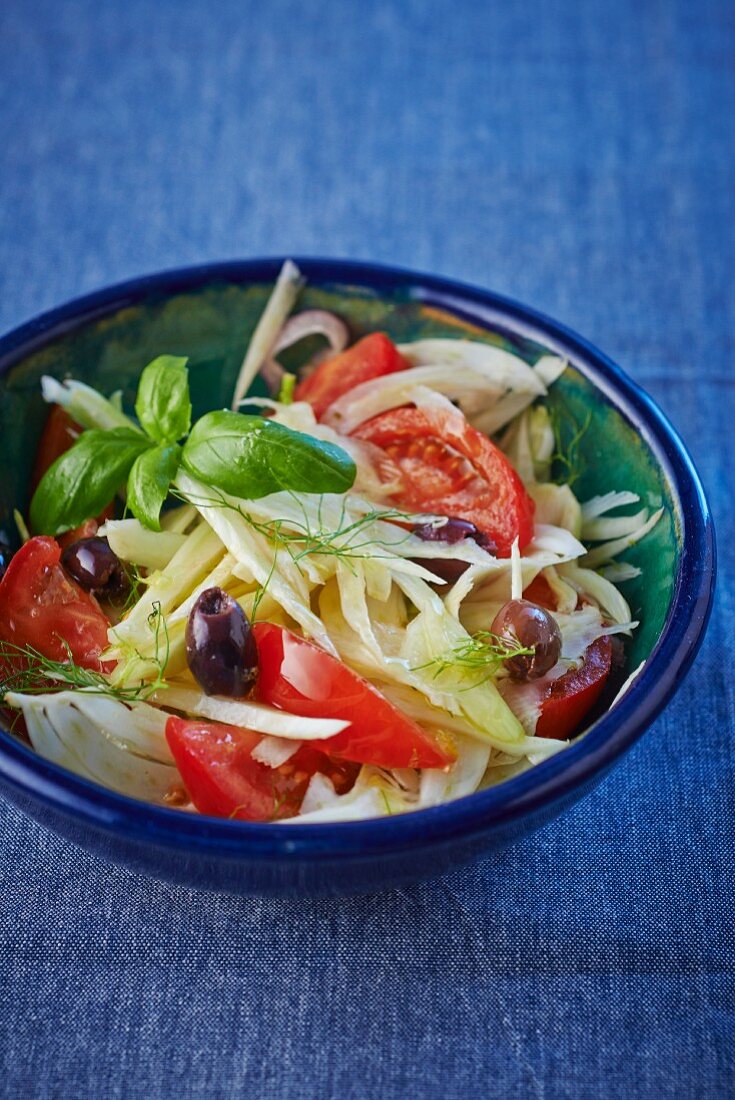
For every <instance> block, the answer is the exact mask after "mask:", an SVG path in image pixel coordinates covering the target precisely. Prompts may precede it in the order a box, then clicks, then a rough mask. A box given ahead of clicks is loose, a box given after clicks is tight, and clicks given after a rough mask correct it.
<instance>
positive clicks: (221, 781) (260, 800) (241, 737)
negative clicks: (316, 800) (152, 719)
mask: <svg viewBox="0 0 735 1100" xmlns="http://www.w3.org/2000/svg"><path fill="white" fill-rule="evenodd" d="M166 740H167V741H168V744H169V748H170V749H171V752H172V754H173V758H174V760H175V762H176V766H177V768H178V769H179V771H180V773H181V778H182V779H183V781H184V786H185V787H186V789H187V791H188V792H189V797H190V798H191V800H192V802H193V803H194V805H195V806H196V808H197V810H199V812H200V813H202V814H211V815H212V816H213V817H230V818H235V819H237V820H238V821H277V820H278V819H279V818H282V817H293V815H294V814H296V813H298V811H299V808H300V807H301V803H302V801H303V798H304V794H305V793H306V788H307V787H308V785H309V780H310V779H311V777H312V776H313V775H314V774H315V773H316V772H322V773H323V774H324V775H326V776H327V777H328V778H329V779H331V781H332V783H333V784H334V787H335V790H336V791H337V793H338V794H344V793H345V792H346V791H348V790H349V789H350V787H351V786H352V784H353V783H354V782H355V779H356V778H357V773H358V771H359V770H360V769H359V766H358V765H357V764H341V763H335V762H334V761H331V760H330V759H329V757H328V756H326V755H325V754H324V753H323V752H319V751H317V750H316V749H313V748H311V746H309V745H302V747H301V748H300V749H298V750H297V751H296V752H295V753H294V755H293V756H291V757H290V758H289V759H288V760H287V761H286V762H285V763H284V764H281V765H280V766H279V767H277V768H270V767H268V766H267V765H266V764H261V763H260V761H258V760H254V759H253V757H252V755H251V754H252V751H253V749H254V748H255V747H256V745H257V744H258V743H259V742H260V741H261V740H262V735H261V734H259V733H253V732H252V731H251V730H246V729H240V728H239V727H237V726H227V725H224V724H222V723H220V722H204V721H200V720H199V719H186V718H173V717H172V718H169V720H168V721H167V723H166Z"/></svg>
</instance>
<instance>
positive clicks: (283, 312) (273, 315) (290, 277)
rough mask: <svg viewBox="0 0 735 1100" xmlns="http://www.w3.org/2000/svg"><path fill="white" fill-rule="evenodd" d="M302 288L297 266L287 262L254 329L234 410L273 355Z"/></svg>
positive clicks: (236, 391) (238, 385)
mask: <svg viewBox="0 0 735 1100" xmlns="http://www.w3.org/2000/svg"><path fill="white" fill-rule="evenodd" d="M302 286H303V280H302V278H301V272H300V271H299V269H298V268H297V266H296V264H295V263H292V261H291V260H286V262H285V264H284V265H283V267H282V268H281V271H280V274H279V276H278V278H277V280H276V285H275V287H274V288H273V293H272V294H271V296H270V298H269V300H268V304H267V305H266V307H265V309H264V310H263V313H262V315H261V318H260V320H259V321H258V324H257V325H256V327H255V332H254V333H253V335H252V336H251V337H250V343H249V344H248V349H247V351H246V353H245V358H244V359H243V362H242V366H241V367H240V373H239V374H238V376H237V382H236V383H235V392H234V393H233V395H232V408H233V409H238V408H239V407H240V402H241V401H242V399H243V398H244V397H245V394H246V393H247V392H248V390H249V389H250V387H251V385H252V384H253V379H254V378H255V376H256V374H257V373H258V371H259V370H260V368H261V366H262V365H263V363H264V361H265V360H266V359H267V357H268V355H269V354H270V351H271V348H272V347H273V345H274V344H275V342H276V339H277V337H278V333H279V332H280V330H281V326H282V325H283V322H284V321H285V320H286V318H287V317H288V315H289V313H290V312H291V310H292V309H293V307H294V303H295V301H296V299H297V298H298V295H299V291H300V290H301V287H302Z"/></svg>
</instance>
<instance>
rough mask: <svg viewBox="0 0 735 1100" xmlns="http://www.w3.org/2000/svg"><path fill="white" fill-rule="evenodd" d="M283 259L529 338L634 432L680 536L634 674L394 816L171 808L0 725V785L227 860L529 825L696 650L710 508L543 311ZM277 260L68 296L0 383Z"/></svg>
mask: <svg viewBox="0 0 735 1100" xmlns="http://www.w3.org/2000/svg"><path fill="white" fill-rule="evenodd" d="M292 258H293V259H294V261H295V262H296V263H297V264H298V266H299V267H300V268H301V270H302V271H303V273H304V274H305V276H306V277H307V279H308V280H309V283H311V284H316V285H322V286H332V287H335V286H337V287H339V288H341V289H343V290H349V289H350V288H354V289H355V290H356V291H359V292H363V293H364V292H365V291H366V290H367V291H370V292H374V293H375V294H377V295H380V294H381V293H404V294H406V295H407V296H408V297H409V298H414V299H417V300H420V301H423V302H426V303H427V304H431V305H433V306H436V307H438V308H442V309H445V310H447V311H449V312H450V313H453V314H455V315H456V316H458V317H462V318H464V319H466V320H469V321H472V322H474V323H476V324H479V325H481V326H483V327H485V328H488V329H491V330H494V331H500V332H504V333H508V334H510V335H511V336H513V335H515V336H520V337H522V338H524V339H528V340H531V341H534V342H535V343H537V344H541V345H543V346H544V347H546V348H548V349H550V350H551V351H553V352H555V353H557V354H559V355H561V356H564V357H565V358H567V359H568V360H569V361H570V363H571V364H572V365H573V366H574V367H576V368H577V369H579V370H580V371H581V372H582V373H583V374H584V375H585V376H586V377H587V378H589V380H590V381H591V382H592V383H593V384H594V385H595V386H596V388H597V389H598V390H599V391H600V392H601V393H602V395H603V396H604V397H605V398H606V399H607V400H608V401H609V402H611V403H612V404H613V405H614V406H615V407H616V408H617V409H618V411H619V412H620V413H621V414H622V415H623V416H624V417H625V418H626V419H627V420H628V421H629V422H630V423H631V424H632V425H633V426H634V427H635V428H636V430H637V431H638V432H639V434H640V435H641V436H642V437H643V439H644V441H645V442H646V443H647V445H648V446H649V448H650V449H651V451H652V452H653V454H654V456H655V457H656V460H657V461H658V462H659V464H660V465H661V467H662V468H663V472H664V475H665V476H666V478H667V480H668V482H669V484H670V487H671V493H672V498H673V500H674V503H675V506H676V507H677V508H678V516H677V517H676V519H677V528H678V532H677V533H678V537H679V538H680V540H681V543H680V545H681V553H680V559H679V571H678V576H677V580H676V586H675V592H674V598H673V601H672V604H671V607H670V609H669V613H668V616H667V619H666V622H665V624H664V628H663V631H662V633H661V637H660V638H659V640H658V642H657V644H656V646H655V648H654V650H653V651H652V653H651V655H650V657H649V658H648V660H647V662H646V665H645V667H644V668H643V670H642V672H641V673H640V675H639V676H638V677H637V678H636V679H635V680H634V682H633V683H632V685H631V686H630V688H629V690H628V691H627V693H626V694H625V695H624V697H623V698H622V699H621V700H620V702H619V703H618V704H617V705H616V706H615V707H614V708H613V709H612V710H610V711H608V712H607V713H606V714H605V715H603V716H602V717H601V718H600V719H599V720H598V721H597V722H596V723H595V725H594V726H593V727H592V728H591V729H590V730H589V731H588V732H587V733H586V734H585V736H584V737H582V738H580V739H579V740H577V741H575V742H573V743H572V745H571V746H570V747H569V748H567V749H565V750H564V751H563V752H561V753H559V754H558V755H556V756H554V757H551V758H550V759H549V760H546V761H544V762H543V763H541V764H537V765H536V766H535V767H533V768H531V769H530V770H529V771H527V772H524V773H523V774H521V775H519V776H516V777H515V778H513V779H509V780H507V781H505V782H504V783H502V784H501V785H499V786H497V787H493V788H490V789H488V790H485V791H480V792H478V793H476V794H473V795H469V796H467V797H465V798H462V799H459V800H457V801H456V802H449V803H445V804H443V805H440V806H435V807H431V808H429V809H425V810H417V811H414V812H412V813H408V814H404V815H398V816H395V817H386V818H370V819H366V820H361V821H354V822H340V823H338V824H322V825H316V824H312V825H307V824H304V825H298V826H295V825H292V826H289V825H282V824H281V825H275V824H255V823H250V822H241V821H227V820H222V819H219V818H210V817H202V816H197V815H193V814H192V815H189V814H182V813H181V812H180V811H176V810H174V809H168V808H166V807H160V806H155V805H151V804H148V803H144V802H140V801H137V800H136V799H132V798H128V797H127V796H125V795H120V794H117V793H115V792H114V791H110V790H108V789H107V788H104V787H101V786H98V785H97V784H94V783H92V782H89V781H87V780H85V779H82V778H80V777H78V776H76V775H74V774H73V773H71V772H68V771H66V769H64V768H61V767H59V766H58V765H56V764H53V763H51V762H49V761H47V760H44V759H43V758H42V757H40V756H37V755H36V754H35V753H34V752H33V750H32V749H29V748H27V747H26V746H25V745H23V744H21V742H19V741H17V740H16V739H15V738H13V737H12V736H11V735H10V734H9V733H8V732H7V731H5V730H2V729H0V771H1V772H2V776H3V779H4V781H5V783H6V784H8V785H9V786H10V787H12V788H13V789H15V790H16V791H18V792H21V793H23V794H24V795H25V796H26V797H28V796H30V797H31V798H32V799H35V800H37V801H40V802H43V803H45V804H46V805H48V806H49V807H50V808H51V807H53V808H54V809H55V810H57V811H58V812H60V813H61V814H62V815H65V816H67V817H69V818H72V819H75V820H76V821H77V822H81V823H86V824H88V825H90V826H93V827H96V828H98V829H101V830H103V831H106V832H108V833H115V834H123V835H124V836H125V837H126V838H127V839H128V840H130V841H138V842H140V843H142V844H146V843H151V842H152V843H155V844H156V846H159V847H161V846H163V847H165V848H170V849H186V850H187V851H188V852H189V853H192V854H194V853H197V852H198V853H199V854H203V853H208V854H210V855H212V856H214V855H216V854H219V855H221V856H225V855H227V856H229V857H230V858H231V859H235V860H236V859H237V856H238V855H240V856H242V857H246V858H247V859H248V860H253V861H265V862H271V861H273V860H274V859H275V860H281V861H283V862H295V861H299V860H302V859H307V860H308V859H311V860H319V859H320V858H324V859H329V860H334V859H339V858H352V859H355V858H369V857H371V856H376V855H387V854H388V853H392V852H400V851H405V850H406V849H411V848H417V847H420V848H425V847H427V846H439V845H442V844H443V843H447V842H450V841H452V840H456V839H458V838H472V837H473V836H478V835H481V834H483V833H487V832H489V831H491V830H492V829H493V828H498V827H500V826H507V825H509V824H510V823H512V822H516V821H520V820H521V819H523V818H524V817H530V816H534V817H535V816H537V815H539V814H540V813H541V812H542V811H543V810H544V809H546V808H548V807H553V806H554V805H555V804H559V803H562V802H564V801H566V800H567V799H568V798H570V797H573V796H574V795H575V793H577V792H579V791H580V790H582V789H584V788H585V787H586V786H587V785H588V784H590V783H592V782H593V781H594V779H595V778H596V777H598V776H599V775H601V774H603V773H605V772H606V771H607V770H608V768H609V767H610V766H611V765H612V763H613V762H614V761H615V760H616V758H618V757H619V756H621V755H622V754H623V753H624V752H625V751H626V750H627V749H629V748H630V747H631V746H632V745H633V743H634V742H635V741H636V740H637V739H638V738H639V737H640V736H641V734H642V733H643V732H644V731H645V730H646V729H647V728H648V726H650V724H651V723H652V722H653V721H654V719H655V718H656V717H657V715H658V714H659V713H660V711H661V710H662V709H663V707H664V706H665V705H666V703H667V702H668V701H669V699H670V698H671V696H672V695H673V694H674V692H675V691H676V690H677V688H678V687H679V685H680V683H681V681H682V678H683V676H684V674H685V673H686V671H687V670H688V669H689V667H690V665H691V663H692V661H693V660H694V657H695V656H696V653H697V650H698V648H699V645H700V643H701V641H702V637H703V635H704V631H705V628H706V625H707V620H708V618H709V613H710V610H711V605H712V598H713V592H714V582H715V571H716V551H715V540H714V529H713V524H712V518H711V514H710V511H709V508H708V505H707V500H706V498H705V495H704V491H703V488H702V485H701V482H700V479H699V476H698V474H697V471H696V469H695V467H694V464H693V462H692V460H691V458H690V456H689V454H688V452H687V450H686V448H685V446H684V444H683V443H682V441H681V439H680V438H679V436H678V434H677V432H676V431H675V429H674V428H673V427H672V425H671V424H670V423H669V421H668V420H667V419H666V417H665V416H664V414H663V413H662V412H661V410H660V409H659V408H658V406H657V405H656V404H655V403H654V402H653V401H652V400H651V398H650V397H649V396H648V395H647V394H646V393H645V392H644V391H643V390H642V389H641V388H640V387H639V386H638V385H637V384H636V383H635V382H633V381H632V380H631V379H630V378H628V377H627V375H625V373H624V372H623V371H622V370H621V369H620V367H618V366H617V365H616V364H615V363H613V362H612V361H611V360H610V359H608V358H607V356H605V355H603V354H602V353H601V352H600V351H598V350H597V349H596V348H595V347H593V346H592V345H591V344H589V343H588V342H587V341H586V340H584V339H583V338H582V337H580V336H578V335H577V334H576V333H574V332H572V331H571V330H570V329H567V328H566V327H564V326H563V325H560V324H558V323H557V322H556V321H553V320H551V319H550V318H548V317H545V316H544V315H543V314H541V313H538V312H536V311H535V310H532V309H529V308H527V307H526V306H523V305H520V304H519V303H517V302H515V301H513V300H511V299H508V298H504V297H502V296H500V295H497V294H494V293H492V292H490V291H486V290H482V289H480V288H478V287H474V286H471V285H469V284H464V283H461V282H458V281H456V280H454V279H448V278H442V277H440V276H433V275H423V274H421V273H418V272H415V271H410V270H406V269H401V268H394V267H389V266H384V265H380V264H373V263H367V262H362V261H349V260H331V259H318V258H310V257H292ZM282 263H283V258H282V257H276V258H274V257H270V258H265V259H254V260H244V261H239V260H232V261H224V262H218V263H211V264H202V265H197V266H194V267H186V268H179V269H174V270H170V271H163V272H159V273H156V274H153V275H148V276H143V277H141V278H137V279H132V280H129V281H126V282H123V283H119V284H116V285H114V286H111V287H106V288H104V289H102V290H99V291H96V292H94V293H91V294H88V295H85V296H84V297H81V298H77V299H74V300H73V301H71V302H68V303H67V304H65V305H63V306H60V307H59V308H57V309H53V310H50V311H49V312H47V313H44V314H41V315H40V316H38V317H37V318H35V319H33V320H31V321H29V322H28V323H26V324H24V325H22V326H21V327H20V328H17V329H14V330H13V331H12V332H10V333H8V334H7V335H6V336H4V337H3V338H2V339H0V376H1V375H4V374H5V373H6V372H7V371H8V370H10V369H11V368H12V366H13V365H14V364H15V363H16V362H18V361H19V360H21V359H23V358H25V357H26V356H28V355H29V354H31V353H32V352H33V351H35V350H37V349H38V348H39V347H42V346H43V345H45V344H47V343H49V342H50V341H52V340H54V339H58V338H60V337H63V336H64V335H65V334H66V333H68V332H70V331H72V330H74V329H76V328H78V327H80V326H83V325H85V324H89V323H91V322H93V321H95V320H97V319H100V318H101V317H104V316H108V315H109V314H111V313H114V312H117V310H119V309H123V308H125V307H127V306H131V305H135V304H137V303H140V302H142V301H144V300H146V299H152V300H155V299H157V298H166V297H169V296H171V295H174V294H177V293H182V292H186V291H193V290H196V289H198V288H202V287H205V286H207V285H212V284H217V283H219V284H222V283H235V284H241V285H242V284H249V283H262V282H270V281H272V280H273V279H274V278H275V277H276V275H277V273H278V271H279V269H280V267H281V264H282Z"/></svg>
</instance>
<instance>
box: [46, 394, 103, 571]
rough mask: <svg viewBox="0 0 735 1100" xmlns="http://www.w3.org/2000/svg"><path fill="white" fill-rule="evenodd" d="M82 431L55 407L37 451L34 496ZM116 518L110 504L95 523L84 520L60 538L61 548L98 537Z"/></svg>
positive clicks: (91, 520) (59, 407)
mask: <svg viewBox="0 0 735 1100" xmlns="http://www.w3.org/2000/svg"><path fill="white" fill-rule="evenodd" d="M82 431H83V428H82V427H81V425H79V424H77V422H76V421H75V420H72V418H71V417H70V416H69V414H68V413H67V412H66V410H65V409H62V407H61V405H52V406H51V411H50V412H49V414H48V417H47V419H46V425H45V427H44V429H43V434H42V436H41V441H40V443H39V444H38V450H37V451H36V459H35V462H34V464H33V473H32V475H31V492H34V491H35V489H36V488H37V486H38V483H39V481H40V480H41V478H42V477H43V475H44V474H45V473H46V471H47V470H48V468H49V466H51V465H52V464H53V463H54V462H56V459H57V458H60V457H61V455H63V454H66V452H67V451H68V450H69V448H70V447H72V446H73V445H74V444H75V443H76V441H77V439H78V438H79V436H80V434H81V432H82ZM114 515H115V505H114V504H109V505H108V506H107V508H105V510H104V511H103V512H102V514H101V515H99V516H98V517H97V518H96V519H88V520H85V521H84V523H83V524H81V526H80V527H75V528H74V530H72V531H65V532H64V534H63V535H59V546H60V547H61V549H62V550H63V549H65V548H66V547H67V546H71V544H72V543H73V542H77V541H78V540H79V539H88V538H90V537H91V536H92V535H96V534H97V529H98V527H99V526H100V524H101V523H104V521H105V520H106V519H112V517H113V516H114Z"/></svg>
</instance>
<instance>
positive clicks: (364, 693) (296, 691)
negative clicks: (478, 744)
mask: <svg viewBox="0 0 735 1100" xmlns="http://www.w3.org/2000/svg"><path fill="white" fill-rule="evenodd" d="M253 631H254V633H255V641H256V643H257V646H258V659H259V664H260V672H259V676H258V689H257V690H258V695H259V697H260V698H261V699H262V700H263V702H265V703H269V704H270V705H271V706H274V707H279V708H280V709H281V710H285V711H288V713H289V714H298V715H301V716H303V717H305V718H343V719H344V720H345V721H349V722H350V723H351V725H350V726H348V727H347V729H345V730H343V731H342V733H337V734H335V736H334V737H330V738H327V739H325V740H324V741H311V742H310V744H311V745H312V746H313V747H315V748H317V747H318V748H320V749H323V751H324V752H328V753H329V755H330V756H335V757H338V758H340V759H345V760H354V761H357V762H358V763H360V764H375V765H377V766H378V767H382V768H444V767H446V766H447V765H448V764H451V763H453V762H454V759H455V755H454V753H453V752H451V751H450V750H449V749H448V748H447V747H446V746H442V745H440V744H439V743H438V741H436V740H435V738H433V737H432V736H431V735H430V734H428V733H427V732H426V731H425V730H422V729H421V727H420V726H418V725H417V724H416V723H415V722H414V721H413V720H412V719H410V718H408V717H407V716H406V715H404V714H402V713H401V712H400V711H399V710H398V709H397V708H396V707H394V706H393V704H392V703H390V702H389V701H388V700H387V699H386V698H385V697H384V696H383V695H381V694H380V692H379V691H378V690H377V689H376V688H374V687H373V686H372V684H370V683H368V681H367V680H364V679H363V677H362V676H358V674H357V673H356V672H353V671H352V669H350V668H348V667H347V665H345V664H343V663H342V661H339V660H338V659H337V658H336V657H332V656H331V654H329V653H325V651H324V650H323V649H319V647H318V646H315V645H313V644H312V643H311V642H307V641H305V640H304V639H303V638H297V637H296V635H295V634H292V633H291V632H290V631H289V630H284V629H283V628H282V627H280V626H276V625H275V624H273V623H255V625H254V626H253Z"/></svg>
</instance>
